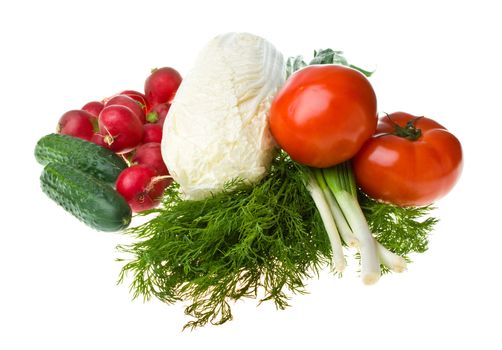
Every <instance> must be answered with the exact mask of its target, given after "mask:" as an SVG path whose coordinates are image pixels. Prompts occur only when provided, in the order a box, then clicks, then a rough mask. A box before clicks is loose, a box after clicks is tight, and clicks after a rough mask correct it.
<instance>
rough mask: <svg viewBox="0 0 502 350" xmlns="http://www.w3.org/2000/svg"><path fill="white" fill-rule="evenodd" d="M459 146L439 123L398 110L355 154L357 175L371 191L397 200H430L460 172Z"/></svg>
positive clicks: (412, 202) (443, 191)
mask: <svg viewBox="0 0 502 350" xmlns="http://www.w3.org/2000/svg"><path fill="white" fill-rule="evenodd" d="M462 165H463V161H462V147H461V145H460V142H459V141H458V139H457V138H456V137H455V136H454V135H453V134H451V133H450V132H448V131H447V130H446V129H445V128H444V127H443V126H442V125H440V124H439V123H436V122H435V121H434V120H432V119H429V118H425V117H415V116H413V115H411V114H408V113H403V112H397V113H393V114H390V115H388V116H385V117H383V118H380V120H379V123H378V127H377V131H376V133H375V135H373V137H372V138H371V139H369V140H368V142H366V143H365V144H364V146H363V147H362V148H361V150H360V151H359V153H358V154H357V155H356V156H355V157H354V159H353V167H354V172H355V176H356V180H357V183H358V185H359V186H360V187H361V189H362V190H363V191H364V192H365V193H366V194H368V195H369V196H371V197H373V198H376V199H380V200H383V201H387V202H391V203H394V204H397V205H400V206H422V205H428V204H431V203H433V202H434V201H436V200H437V199H439V198H441V197H443V196H444V195H446V194H447V193H448V192H449V191H450V190H451V189H452V188H453V186H454V185H455V183H456V182H457V180H458V178H459V176H460V173H461V172H462Z"/></svg>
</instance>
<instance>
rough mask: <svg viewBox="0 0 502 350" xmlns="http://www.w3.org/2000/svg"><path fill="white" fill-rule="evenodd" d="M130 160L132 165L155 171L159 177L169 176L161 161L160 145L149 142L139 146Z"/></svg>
mask: <svg viewBox="0 0 502 350" xmlns="http://www.w3.org/2000/svg"><path fill="white" fill-rule="evenodd" d="M131 160H132V162H133V164H134V163H137V164H143V165H148V166H150V167H152V168H153V169H155V170H157V172H158V174H159V175H169V171H168V170H167V166H166V164H165V163H164V160H163V159H162V153H161V151H160V143H157V142H149V143H145V144H144V145H141V146H139V147H138V148H137V149H136V153H135V154H134V156H133V157H132V159H131Z"/></svg>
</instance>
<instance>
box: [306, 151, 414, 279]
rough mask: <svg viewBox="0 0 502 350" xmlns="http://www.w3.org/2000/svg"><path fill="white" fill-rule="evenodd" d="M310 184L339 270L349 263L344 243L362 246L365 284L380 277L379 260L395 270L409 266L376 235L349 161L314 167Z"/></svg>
mask: <svg viewBox="0 0 502 350" xmlns="http://www.w3.org/2000/svg"><path fill="white" fill-rule="evenodd" d="M307 188H308V189H309V191H310V194H311V196H312V199H313V200H314V202H315V204H316V206H317V208H318V210H319V213H320V215H321V218H322V220H323V223H324V227H325V229H326V232H327V233H328V237H329V240H330V243H331V248H332V252H333V265H334V267H335V270H336V271H337V272H342V271H343V270H344V269H345V266H346V263H345V259H344V256H343V250H342V244H343V243H344V244H345V245H347V246H348V247H354V248H357V249H358V250H359V253H360V257H361V278H362V280H363V282H364V283H365V284H374V283H375V282H377V281H378V279H379V278H380V275H381V269H380V264H383V265H384V266H386V267H387V268H388V269H390V270H392V271H395V272H402V271H404V270H405V269H406V261H405V259H404V258H402V257H400V256H398V255H396V254H394V253H392V252H391V251H390V250H388V249H387V248H385V247H384V246H383V245H381V244H380V243H378V242H377V241H376V239H375V238H374V237H373V234H372V233H371V231H370V228H369V226H368V223H367V221H366V218H365V216H364V214H363V212H362V210H361V207H360V206H359V202H358V199H357V187H356V182H355V178H354V174H353V172H352V166H351V164H350V161H346V162H344V163H341V164H338V165H336V166H334V167H331V168H326V169H315V168H311V169H310V170H309V177H308V184H307ZM342 242H343V243H342Z"/></svg>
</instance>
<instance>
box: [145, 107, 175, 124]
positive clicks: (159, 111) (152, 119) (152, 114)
mask: <svg viewBox="0 0 502 350" xmlns="http://www.w3.org/2000/svg"><path fill="white" fill-rule="evenodd" d="M170 107H171V104H169V103H159V104H158V105H155V106H153V107H152V109H150V111H149V112H148V114H147V115H146V121H147V122H149V123H157V124H160V125H164V120H165V119H166V116H167V112H169V108H170Z"/></svg>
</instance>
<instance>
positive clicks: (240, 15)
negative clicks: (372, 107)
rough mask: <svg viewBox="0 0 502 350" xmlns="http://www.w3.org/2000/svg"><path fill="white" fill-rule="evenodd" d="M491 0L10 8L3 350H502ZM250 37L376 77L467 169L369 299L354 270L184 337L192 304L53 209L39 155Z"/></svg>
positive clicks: (496, 66) (4, 17)
mask: <svg viewBox="0 0 502 350" xmlns="http://www.w3.org/2000/svg"><path fill="white" fill-rule="evenodd" d="M495 3H496V1H493V2H488V1H472V2H464V1H452V2H446V1H445V2H440V1H434V2H427V1H423V0H422V1H417V2H405V1H395V2H390V1H374V2H370V1H368V2H365V3H361V2H351V1H320V0H318V1H303V2H295V1H287V2H284V3H283V2H272V1H271V0H268V1H263V2H261V1H256V0H253V1H246V2H244V1H242V2H241V1H216V0H212V1H205V2H203V1H201V2H199V3H196V2H189V1H180V2H174V1H158V2H153V1H142V2H139V1H138V2H136V1H135V2H133V1H106V2H105V1H100V2H99V5H98V4H97V3H96V4H95V3H93V2H91V1H85V2H84V1H80V2H76V1H75V2H73V1H72V2H70V1H67V2H53V1H15V2H14V1H9V2H6V1H4V2H2V5H0V44H1V51H2V53H1V54H0V62H1V64H0V88H1V91H0V96H1V98H0V101H1V109H0V111H1V118H2V136H1V137H0V142H1V147H2V150H3V157H2V158H3V159H2V165H1V171H0V177H1V182H0V184H1V185H0V188H1V194H2V196H1V199H2V200H1V202H2V209H1V211H0V215H1V224H0V348H1V349H97V348H99V349H101V348H102V349H140V348H141V349H149V348H152V349H153V348H155V349H176V348H182V349H202V348H204V349H234V348H237V349H260V348H263V349H271V348H276V349H284V348H290V349H302V348H311V347H313V346H324V347H327V348H339V349H343V348H344V346H347V347H350V349H363V348H365V349H370V348H372V349H380V348H384V347H385V348H386V349H404V348H407V349H424V348H449V349H450V348H451V349H452V348H456V349H459V348H471V349H473V348H477V349H500V348H501V347H502V341H501V340H500V334H499V333H500V327H501V317H500V315H501V314H502V307H501V304H502V302H501V296H502V288H501V287H500V284H499V283H500V280H501V263H500V262H501V259H500V254H501V253H500V249H501V246H502V238H501V236H502V230H501V229H500V221H499V218H500V198H501V195H502V193H501V190H500V187H499V181H498V179H499V178H500V171H499V169H500V167H499V166H498V165H499V162H500V159H501V157H500V151H501V150H502V149H501V147H500V141H499V140H500V136H499V134H500V130H501V127H502V123H501V122H500V119H501V118H502V116H501V113H500V110H501V109H500V105H501V102H500V101H502V89H501V88H500V81H501V78H502V75H501V69H502V54H501V44H500V33H501V32H502V26H501V24H500V11H498V10H496V8H495ZM227 31H249V32H252V33H255V34H258V35H261V36H264V37H266V38H267V39H269V40H270V41H271V42H272V43H274V44H275V45H276V46H277V47H278V48H279V49H280V50H281V51H282V52H283V53H284V54H285V55H286V56H288V55H295V54H304V55H305V56H307V57H309V58H310V55H311V53H312V51H313V50H314V49H318V48H326V47H331V48H335V49H341V50H344V51H345V52H346V56H347V57H348V58H349V59H350V60H351V61H352V62H353V63H355V64H358V65H360V66H362V67H368V68H370V69H372V68H377V72H376V73H375V75H374V77H373V78H372V79H371V81H372V83H373V85H374V87H375V90H376V92H377V95H378V101H379V110H380V111H381V112H383V111H385V112H393V111H397V110H404V111H407V112H410V113H413V114H417V115H426V116H429V117H432V118H435V119H436V120H438V121H439V122H440V123H441V124H443V125H445V126H447V127H448V128H449V129H450V130H451V131H452V132H454V133H455V134H456V135H457V136H458V137H459V139H460V140H461V141H462V144H463V147H464V152H465V154H464V157H465V168H464V173H463V175H462V178H461V180H460V182H459V183H458V185H457V187H456V188H455V189H454V190H453V192H452V193H451V194H450V195H449V196H448V197H446V198H445V199H444V200H441V201H440V202H438V203H437V205H438V206H439V209H438V211H437V212H436V214H437V216H439V217H440V218H441V222H440V223H439V224H438V225H437V228H436V230H435V232H434V235H433V236H431V240H430V249H429V251H428V252H426V253H425V254H423V255H421V256H415V257H414V260H415V262H414V263H413V264H412V265H410V266H409V270H408V271H407V272H406V273H404V274H401V275H393V276H386V277H384V278H382V279H381V281H380V282H379V283H378V284H377V285H375V286H372V287H365V286H363V285H362V283H361V282H360V280H359V279H358V278H357V273H356V271H355V267H354V266H353V265H354V261H352V260H351V261H350V263H351V264H352V269H351V270H350V271H349V272H348V273H346V274H345V276H344V277H343V279H336V278H333V277H332V276H330V275H329V274H328V273H326V274H323V275H322V276H321V277H320V279H319V280H312V281H310V282H309V287H308V289H309V291H310V294H309V295H305V296H295V297H294V298H293V299H292V300H291V304H292V305H293V307H291V308H290V309H288V310H286V311H276V310H275V309H274V307H273V305H268V304H265V305H262V306H260V307H256V302H255V301H252V300H248V301H245V302H239V303H237V305H235V306H234V308H233V310H234V316H235V320H234V321H233V322H230V323H227V324H225V325H224V326H219V327H215V326H207V327H205V328H202V329H198V330H196V331H193V332H189V331H186V332H181V327H182V325H183V324H184V322H186V321H187V318H186V317H185V316H184V315H183V308H182V305H175V306H167V305H165V304H162V303H160V302H157V301H151V302H148V303H143V302H142V301H141V300H135V301H131V294H129V292H128V287H127V285H119V286H117V285H116V284H115V283H116V279H117V275H118V273H119V270H120V268H121V264H120V263H118V262H115V258H117V256H118V255H117V252H116V251H115V246H116V245H117V244H118V243H121V242H125V241H126V238H125V237H123V236H121V235H120V234H113V233H103V232H95V231H93V230H91V229H89V228H87V227H86V226H84V225H83V224H81V223H80V222H78V221H77V220H76V219H74V218H73V217H72V216H70V215H69V214H67V213H65V212H64V211H63V210H62V209H61V208H59V207H57V206H56V205H55V204H54V203H53V202H51V201H50V200H49V199H48V198H46V197H45V196H44V195H43V194H42V192H41V190H40V188H39V182H38V177H39V174H40V171H41V167H40V166H39V165H38V164H37V163H36V162H35V159H34V157H33V149H34V146H35V143H36V141H37V140H38V138H40V137H41V136H43V135H45V134H47V133H50V132H53V130H54V128H55V125H56V122H57V120H58V118H59V117H60V115H61V114H63V113H64V112H65V111H66V110H69V109H74V108H80V107H81V106H82V105H83V104H85V103H86V102H88V101H90V100H95V99H101V98H103V97H105V96H107V95H111V94H114V93H116V92H119V91H121V90H124V89H137V90H141V89H142V88H143V82H144V79H145V78H146V76H147V75H148V73H149V70H150V69H151V68H154V67H160V66H166V65H170V66H173V67H175V68H177V69H178V70H179V71H180V72H181V73H182V74H184V73H186V72H187V70H188V69H189V67H190V65H191V62H192V61H193V59H194V56H195V55H196V53H197V51H198V50H199V49H200V48H201V46H202V45H203V44H204V43H205V42H206V41H207V40H209V39H210V38H211V37H213V36H214V35H217V34H220V33H223V32H227Z"/></svg>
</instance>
